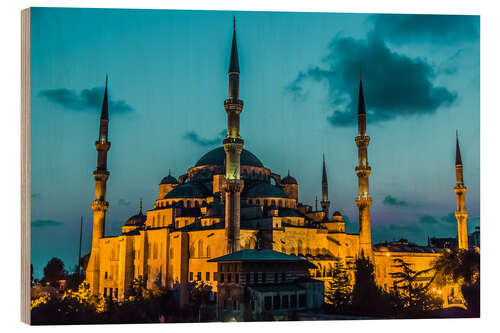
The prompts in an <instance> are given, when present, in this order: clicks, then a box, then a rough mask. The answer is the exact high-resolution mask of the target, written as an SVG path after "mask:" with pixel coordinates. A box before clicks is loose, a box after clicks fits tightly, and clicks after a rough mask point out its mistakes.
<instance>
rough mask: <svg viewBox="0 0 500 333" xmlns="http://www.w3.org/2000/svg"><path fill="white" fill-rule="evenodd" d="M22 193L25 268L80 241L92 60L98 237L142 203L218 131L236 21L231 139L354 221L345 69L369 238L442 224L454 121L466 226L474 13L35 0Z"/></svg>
mask: <svg viewBox="0 0 500 333" xmlns="http://www.w3.org/2000/svg"><path fill="white" fill-rule="evenodd" d="M31 13H32V14H31V20H32V23H31V98H32V99H31V103H32V104H31V172H32V174H31V186H32V187H31V193H32V210H31V218H32V248H31V256H32V258H31V261H32V263H33V265H34V269H35V276H36V277H37V278H41V277H42V271H43V267H44V266H45V265H46V263H47V261H48V260H49V259H50V258H52V257H59V258H61V259H62V260H63V261H64V262H65V264H66V267H67V268H68V269H73V268H74V266H75V264H76V260H77V257H78V238H79V227H80V216H83V219H84V234H83V251H82V253H83V254H85V253H88V252H89V251H90V243H91V228H92V210H91V209H90V204H91V201H92V200H93V195H94V186H95V183H94V179H93V177H92V171H93V170H95V168H96V158H97V153H96V150H95V146H94V142H95V141H96V139H97V136H98V126H99V121H98V120H99V112H100V107H101V103H102V94H103V90H104V82H105V75H106V73H107V74H108V75H109V93H110V99H111V101H110V123H109V140H110V141H111V149H110V151H109V153H108V169H109V171H110V178H109V181H108V186H107V200H108V201H109V203H110V208H109V210H108V213H107V222H106V231H105V234H106V235H117V234H119V233H120V232H121V226H122V225H123V223H124V222H125V220H126V219H127V218H128V217H130V216H131V215H134V214H136V213H137V212H138V210H139V199H140V198H142V199H143V200H144V207H145V208H146V209H150V208H152V206H153V203H154V200H155V199H156V198H157V196H158V184H159V182H160V181H161V179H162V178H163V177H164V176H166V175H167V174H168V170H169V169H171V171H172V174H173V175H174V176H175V177H178V176H180V175H182V174H184V173H186V171H187V169H188V168H189V167H191V166H193V165H194V164H195V163H196V161H197V160H198V159H199V158H200V157H201V156H202V155H203V154H204V153H206V152H208V151H209V150H211V149H213V148H216V147H218V146H221V145H222V135H221V132H222V131H223V130H224V129H225V127H226V112H225V110H224V107H223V102H224V99H225V98H226V97H227V87H228V83H227V69H228V65H229V53H230V47H231V38H232V28H233V25H232V24H233V22H232V20H233V15H234V16H235V17H236V30H237V39H238V52H239V61H240V70H241V79H240V80H241V83H240V87H241V89H240V95H241V99H242V100H243V101H244V102H245V107H244V110H243V113H242V115H241V135H242V137H243V139H244V140H245V149H248V150H250V151H251V152H253V153H254V154H255V155H256V156H257V157H258V158H259V159H260V160H261V161H262V162H263V164H264V165H265V166H266V167H267V168H269V169H271V170H272V171H273V172H275V173H278V174H281V175H282V176H284V175H286V173H287V171H288V170H290V173H291V175H292V176H294V177H295V178H296V179H297V180H298V183H299V200H300V201H301V202H303V203H306V204H310V205H313V206H314V199H315V197H316V196H318V197H320V196H321V163H322V154H323V153H325V157H326V163H327V173H328V183H329V197H330V201H331V203H332V206H331V208H330V211H331V212H333V211H335V210H339V211H340V212H342V214H343V215H344V216H345V218H346V220H347V221H349V223H348V225H347V232H349V233H357V232H358V226H357V220H358V213H357V207H356V205H355V197H356V195H357V178H356V175H355V172H354V168H355V166H356V164H357V150H356V145H355V143H354V137H355V136H356V134H357V130H356V118H355V110H356V108H357V94H358V87H359V71H360V69H362V72H363V89H364V92H365V101H366V105H367V120H368V128H367V134H368V135H369V136H370V137H371V142H370V146H369V147H368V159H369V163H370V165H371V167H372V173H371V176H370V192H371V196H372V198H373V205H372V208H371V222H372V241H373V243H377V242H381V241H385V240H388V241H390V240H397V239H400V238H407V239H409V240H410V241H412V242H416V243H419V244H425V243H426V242H427V237H428V236H430V237H433V236H437V237H455V236H456V233H457V226H456V219H455V217H454V210H455V208H456V197H455V193H454V192H453V186H454V185H455V168H454V162H455V132H456V130H458V132H459V138H460V145H461V150H462V151H461V152H462V160H463V163H464V180H465V185H466V186H467V194H466V205H467V209H468V211H469V220H468V221H469V222H468V227H469V230H473V229H474V227H475V226H479V221H480V204H479V201H480V198H479V197H480V188H479V186H480V182H479V179H480V178H479V169H480V168H479V151H480V149H479V141H480V140H479V137H480V129H479V123H480V118H479V109H480V104H479V96H480V94H479V87H480V81H479V16H439V15H432V16H431V15H381V14H377V15H369V14H327V13H274V12H230V11H169V10H103V9H63V8H60V9H55V8H33V9H32V12H31Z"/></svg>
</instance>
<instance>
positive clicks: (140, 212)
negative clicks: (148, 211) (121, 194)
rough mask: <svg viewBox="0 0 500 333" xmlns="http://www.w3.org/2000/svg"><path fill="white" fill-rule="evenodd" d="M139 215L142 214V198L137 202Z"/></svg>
mask: <svg viewBox="0 0 500 333" xmlns="http://www.w3.org/2000/svg"><path fill="white" fill-rule="evenodd" d="M139 214H142V198H141V199H140V200H139Z"/></svg>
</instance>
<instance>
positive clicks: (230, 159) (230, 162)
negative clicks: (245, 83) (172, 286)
mask: <svg viewBox="0 0 500 333" xmlns="http://www.w3.org/2000/svg"><path fill="white" fill-rule="evenodd" d="M228 75H229V93H228V98H227V99H226V100H225V101H224V108H225V109H226V113H227V136H226V138H225V139H224V141H223V145H224V151H225V152H226V181H225V183H224V185H223V192H225V208H226V213H225V228H226V239H227V247H226V253H232V252H236V251H239V249H240V196H241V191H242V190H243V181H242V180H241V179H240V156H241V152H242V150H243V143H244V142H243V139H242V138H241V137H240V114H241V112H242V111H243V101H242V100H240V65H239V61H238V47H237V45H236V19H235V18H234V17H233V42H232V45H231V57H230V59H229V71H228Z"/></svg>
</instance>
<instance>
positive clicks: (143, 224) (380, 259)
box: [86, 30, 468, 305]
mask: <svg viewBox="0 0 500 333" xmlns="http://www.w3.org/2000/svg"><path fill="white" fill-rule="evenodd" d="M228 76H229V89H228V98H227V99H226V100H225V101H224V108H225V110H226V113H227V136H226V138H225V139H224V140H223V142H222V146H221V147H218V148H215V149H213V150H211V151H209V152H207V153H206V154H205V155H203V156H202V157H201V158H200V159H199V160H198V162H197V163H196V164H195V165H194V166H192V167H191V168H189V169H188V170H187V172H186V173H185V174H183V175H181V176H179V177H177V178H176V177H174V176H172V175H171V174H170V172H169V174H168V176H166V177H165V178H163V179H162V180H161V182H160V184H159V185H158V198H157V199H156V201H155V202H154V204H153V206H152V208H151V209H149V210H147V211H144V212H143V208H142V202H141V207H140V210H139V213H138V214H137V215H134V216H132V217H130V218H129V219H128V220H127V221H126V222H125V223H124V225H123V227H122V233H121V234H120V235H116V236H105V235H104V226H105V221H106V211H107V210H108V208H109V203H108V202H107V201H106V182H107V180H108V178H109V176H110V173H109V171H108V169H107V152H108V151H109V149H110V147H111V143H110V142H109V140H108V122H109V116H108V96H107V95H108V85H107V79H106V89H105V93H104V101H103V105H102V112H101V118H100V127H99V138H98V140H97V141H96V143H95V146H96V150H97V152H98V161H97V168H96V170H95V171H94V173H93V175H94V179H95V198H94V201H93V202H92V205H91V208H92V210H93V212H94V218H93V234H92V249H91V256H90V259H89V264H88V266H87V271H86V280H87V282H89V284H90V288H91V290H92V292H93V293H94V294H100V295H104V296H105V297H110V298H113V299H116V300H118V301H119V300H123V299H124V298H125V297H126V296H127V295H126V293H127V290H128V288H129V286H130V284H131V283H132V281H133V280H134V279H139V278H140V279H142V281H143V282H144V283H145V284H146V286H147V287H152V286H153V285H159V286H169V287H172V286H174V285H180V286H181V287H182V286H185V285H186V284H188V283H190V282H196V281H202V282H204V283H205V284H206V285H208V286H210V287H212V290H213V291H214V292H217V290H218V285H219V272H218V264H217V260H215V261H214V260H213V259H216V258H218V257H221V256H225V255H229V254H231V253H235V252H238V251H240V250H245V249H269V250H274V251H277V252H281V253H284V254H287V255H295V256H298V257H302V258H305V259H306V260H307V261H308V262H310V263H311V264H313V265H312V266H311V267H313V268H310V269H309V273H310V276H311V277H313V278H314V279H317V280H320V281H324V282H325V283H327V281H329V280H330V279H331V278H332V268H333V267H334V264H335V263H336V262H338V261H341V262H343V263H345V264H349V263H350V262H353V261H354V260H355V258H356V257H357V256H360V255H361V254H363V255H365V256H368V257H369V258H370V259H371V260H372V262H373V263H374V267H375V278H376V281H377V283H378V284H379V285H380V286H381V287H383V288H384V289H386V290H389V289H390V288H391V287H392V286H393V284H394V280H393V278H392V276H391V274H390V273H391V272H393V271H394V268H393V259H394V258H401V259H403V260H404V261H406V262H408V263H410V264H413V266H412V268H413V269H415V270H417V271H418V270H423V269H427V268H429V267H431V265H432V263H433V261H434V260H435V259H436V258H437V257H438V256H439V253H440V251H441V250H439V249H436V248H434V247H431V246H417V245H414V244H410V243H408V242H404V241H400V242H391V243H385V244H376V245H372V241H371V223H370V207H371V206H372V199H371V197H370V191H369V177H370V172H371V166H370V165H369V163H368V146H369V143H370V137H369V136H368V135H367V126H366V117H367V114H366V109H365V101H364V95H363V85H362V80H361V78H360V86H359V100H358V133H357V134H358V135H357V136H356V137H355V140H354V141H355V144H356V146H357V148H358V165H357V166H356V167H355V170H354V171H355V173H356V175H357V177H358V195H357V197H356V199H355V204H356V205H357V207H358V209H359V232H358V233H354V234H353V233H347V232H346V227H345V222H344V220H343V217H342V214H341V213H340V212H338V211H335V212H334V213H333V214H330V212H329V209H330V201H329V199H328V181H327V176H326V174H327V173H326V164H325V161H324V158H323V173H322V197H321V203H320V204H321V209H318V208H317V207H315V209H313V207H311V206H309V205H306V204H303V203H301V202H299V201H298V197H299V196H298V191H299V184H298V181H297V180H296V179H295V178H294V177H293V176H292V175H290V173H288V174H287V175H286V176H284V177H282V176H280V175H279V174H277V173H274V172H273V171H272V170H270V169H269V168H267V167H266V166H265V165H264V164H263V163H262V162H261V160H260V159H259V158H258V157H257V156H256V155H254V154H253V153H252V152H250V151H248V150H246V149H245V148H244V140H243V138H242V137H241V136H240V114H241V112H243V110H244V103H243V101H242V100H240V95H239V81H240V69H239V61H238V51H237V42H236V30H234V31H233V41H232V48H231V56H230V66H229V71H228ZM462 170H463V165H462V161H461V157H460V148H459V145H458V137H457V160H456V175H457V184H456V187H455V188H454V191H455V193H456V196H457V211H456V217H457V226H458V242H459V246H460V248H464V249H467V247H468V244H467V227H466V225H467V211H466V208H465V192H466V187H465V185H464V183H463V176H462ZM316 206H317V205H316ZM282 273H283V272H280V274H282ZM269 274H272V272H269ZM424 279H430V276H427V277H424ZM226 282H227V281H226ZM438 292H439V294H442V296H443V298H444V299H445V305H446V304H447V299H449V295H450V294H451V293H454V292H455V291H454V290H453V291H451V290H446V289H443V290H441V289H439V290H438Z"/></svg>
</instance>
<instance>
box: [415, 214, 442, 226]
mask: <svg viewBox="0 0 500 333" xmlns="http://www.w3.org/2000/svg"><path fill="white" fill-rule="evenodd" d="M418 221H419V222H420V223H423V224H438V223H439V221H438V220H436V218H435V217H433V216H430V215H424V216H421V217H420V219H419V220H418Z"/></svg>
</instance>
